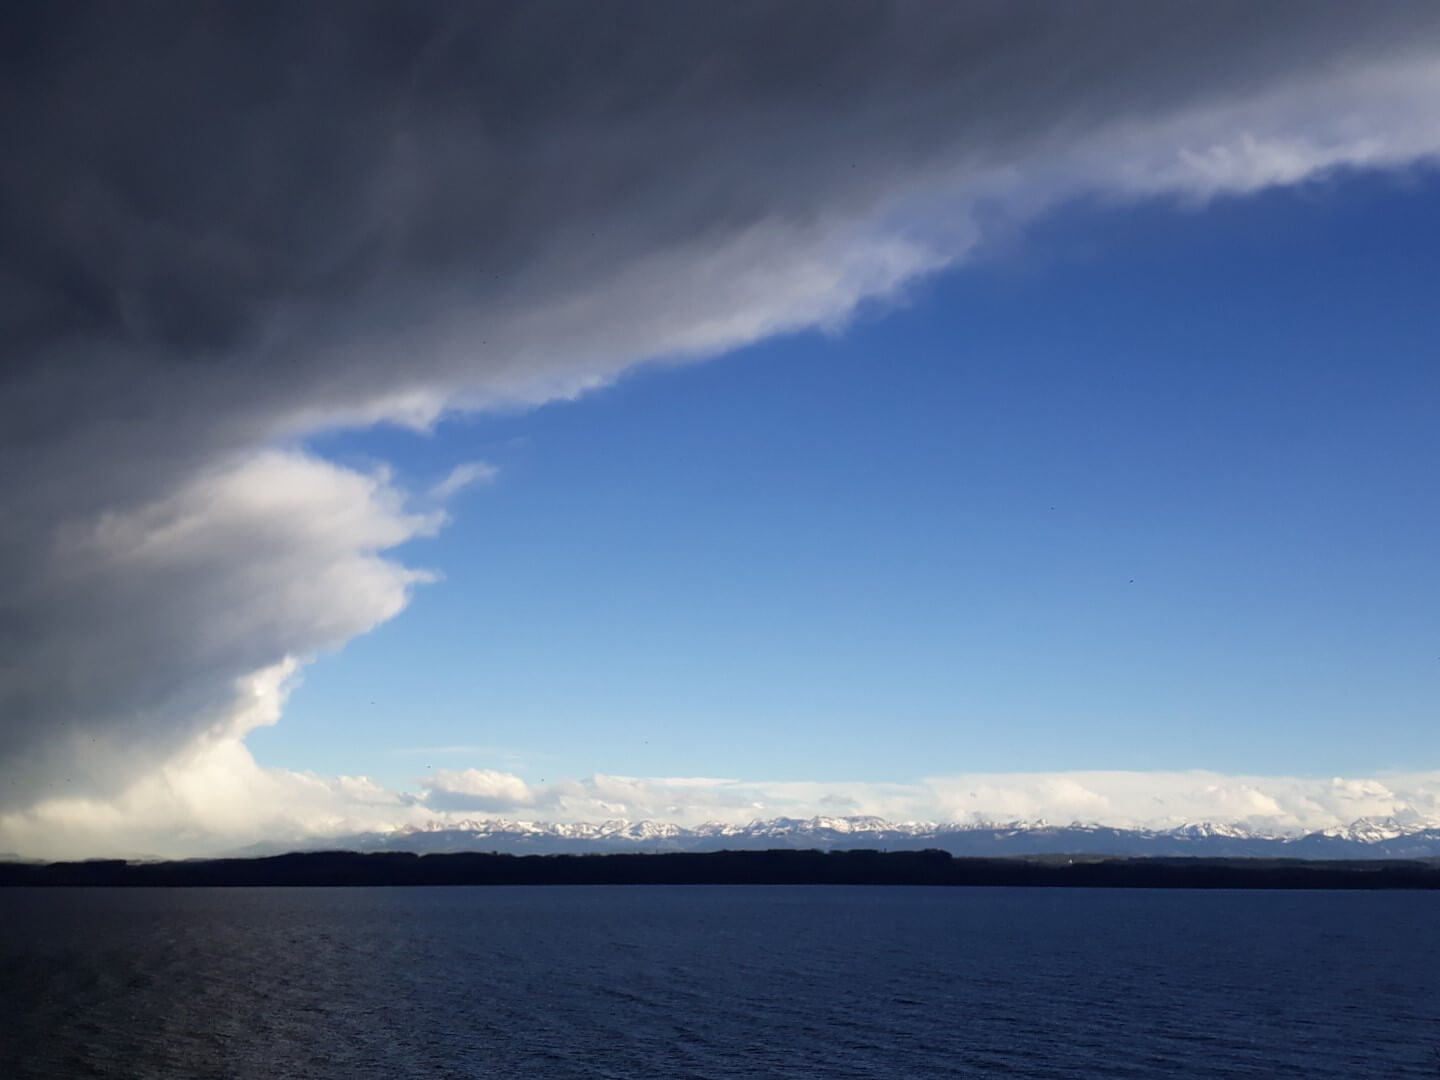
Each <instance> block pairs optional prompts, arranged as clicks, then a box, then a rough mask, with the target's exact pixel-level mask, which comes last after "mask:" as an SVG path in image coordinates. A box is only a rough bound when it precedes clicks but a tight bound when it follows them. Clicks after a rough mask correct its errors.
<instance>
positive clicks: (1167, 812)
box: [0, 670, 1440, 857]
mask: <svg viewBox="0 0 1440 1080" xmlns="http://www.w3.org/2000/svg"><path fill="white" fill-rule="evenodd" d="M287 674H288V673H287V672H285V671H283V670H282V671H276V672H271V673H268V675H267V676H266V678H265V679H263V680H261V682H262V684H263V685H257V686H255V687H253V688H252V691H253V695H254V696H253V702H252V704H253V707H254V708H255V709H256V710H258V711H259V712H260V713H261V714H262V715H260V716H258V717H256V718H255V719H256V720H257V722H265V721H266V720H268V719H271V718H273V715H274V710H275V708H276V702H275V698H274V693H273V691H274V688H275V687H278V686H281V685H283V681H284V679H285V678H286V676H287ZM814 816H823V817H875V818H882V819H885V820H887V821H892V822H923V823H930V824H950V823H954V824H960V825H979V824H991V823H996V824H1005V823H1008V822H1017V821H1021V822H1038V821H1047V822H1050V823H1051V824H1058V825H1068V824H1071V823H1073V822H1081V823H1084V824H1101V825H1110V826H1117V827H1122V828H1156V829H1165V828H1174V827H1176V826H1180V825H1186V824H1196V823H1202V822H1210V823H1222V824H1239V825H1244V826H1246V827H1247V828H1249V829H1251V830H1253V831H1256V832H1259V833H1268V834H1275V835H1294V834H1298V833H1304V832H1311V831H1315V830H1319V829H1327V828H1333V827H1337V826H1343V825H1349V824H1351V823H1353V822H1355V821H1357V820H1359V819H1360V818H1370V819H1374V820H1383V819H1386V818H1394V819H1396V820H1398V821H1399V822H1401V823H1402V824H1426V823H1428V824H1432V825H1434V824H1440V773H1437V772H1429V773H1408V774H1393V775H1386V776H1383V777H1364V778H1356V777H1348V778H1346V777H1331V778H1315V777H1287V776H1239V775H1227V774H1223V773H1215V772H1207V771H1199V770H1196V771H1177V772H1071V773H1009V774H998V773H989V774H975V775H968V776H967V775H952V776H940V777H934V778H930V779H925V780H919V781H915V782H911V783H875V782H869V781H849V782H823V781H810V780H806V781H764V782H759V781H746V780H740V779H730V778H713V777H633V776H612V775H599V774H597V775H593V776H589V777H584V778H579V779H562V780H557V781H552V782H548V783H546V782H542V783H532V782H530V781H527V780H526V779H524V778H523V777H521V776H518V775H516V774H513V773H508V772H505V771H503V770H497V769H493V768H480V767H475V768H467V769H437V770H434V771H433V772H429V773H427V774H426V776H425V779H424V780H423V782H421V783H420V784H419V785H418V788H417V790H416V791H414V792H407V791H396V790H390V789H387V788H385V787H383V786H381V785H378V784H376V783H374V782H373V781H371V780H368V779H366V778H365V777H349V776H341V777H326V776H320V775H316V774H315V773H311V772H297V771H293V770H287V769H269V768H262V767H260V766H258V765H257V764H256V763H255V761H254V760H253V758H251V756H250V754H249V752H248V751H247V750H246V748H245V746H244V744H243V743H242V742H241V741H239V740H237V739H234V738H229V737H220V736H217V737H204V738H199V739H195V740H192V741H191V742H190V743H189V744H188V745H187V747H186V748H185V750H184V751H183V752H182V753H181V754H178V755H176V756H174V757H172V758H171V759H170V760H169V761H167V762H166V763H165V764H164V765H163V766H162V767H160V768H158V769H154V770H151V771H149V772H147V773H146V774H145V775H144V776H143V777H142V778H141V779H139V780H137V781H136V782H135V783H133V784H132V785H131V786H130V787H129V788H128V789H126V790H125V791H124V792H122V793H121V794H119V795H118V796H113V797H109V798H98V797H95V796H90V795H85V794H81V793H69V794H61V795H58V796H54V797H49V798H45V799H42V800H41V801H39V802H37V803H36V804H34V805H32V806H29V807H27V808H25V809H23V810H19V811H12V812H10V813H7V814H4V815H0V829H3V830H4V835H5V836H6V837H7V842H8V845H9V848H10V850H13V851H16V852H18V853H19V854H22V855H40V856H47V857H83V856H92V855H97V854H110V855H129V856H135V855H161V856H186V855H197V854H213V853H216V852H227V851H235V850H242V849H244V848H245V847H246V846H248V845H251V844H256V843H261V844H264V845H266V846H267V849H268V848H269V847H273V846H274V845H277V844H278V845H284V844H287V843H293V844H296V845H301V844H313V843H314V842H316V841H317V840H324V839H327V838H344V837H349V836H353V835H354V834H356V833H364V832H387V831H390V830H394V829H399V828H404V827H407V826H412V827H413V826H420V827H426V826H428V827H445V826H467V825H470V824H473V823H474V822H476V821H495V820H499V819H504V820H509V821H535V822H588V823H592V824H598V823H601V822H606V821H616V820H624V821H630V822H637V821H653V822H663V823H671V824H676V825H682V826H695V825H699V824H702V823H706V822H721V823H726V824H733V825H744V824H748V823H750V822H754V821H770V820H773V819H775V818H782V817H784V818H811V817H814Z"/></svg>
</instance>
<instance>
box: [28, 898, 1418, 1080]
mask: <svg viewBox="0 0 1440 1080" xmlns="http://www.w3.org/2000/svg"><path fill="white" fill-rule="evenodd" d="M1437 946H1440V895H1437V894H1434V893H1401V892H1390V893H1378V892H1376V893H1372V892H1343V893H1342V892H1181V891H1147V890H1071V889H965V888H955V889H928V888H904V887H854V888H850V887H748V886H740V887H733V886H697V887H664V886H657V887H641V886H617V887H549V888H546V887H535V888H525V887H512V888H486V887H460V888H411V889H404V888H360V889H304V888H285V889H172V890H161V889H155V890H151V889H69V890H66V889H10V890H0V1007H3V1014H0V1076H3V1077H7V1078H8V1077H17V1078H28V1077H66V1078H69V1077H91V1076H95V1077H125V1078H131V1077H177V1078H178V1077H186V1078H189V1077H197V1078H198V1077H246V1078H249V1077H254V1078H257V1080H259V1078H264V1080H275V1078H289V1077H296V1078H304V1077H326V1078H328V1077H412V1076H413V1077H497V1078H498V1077H542V1078H543V1077H582V1076H583V1077H657V1078H658V1077H666V1078H669V1077H911V1076H914V1077H927V1076H977V1077H978V1076H1004V1077H1054V1078H1072V1077H1303V1078H1305V1080H1326V1078H1335V1080H1340V1078H1344V1080H1355V1078H1366V1077H1376V1078H1389V1077H1431V1078H1433V1077H1437V1076H1440V1051H1437V1047H1440V970H1437V964H1436V961H1437V959H1440V951H1437Z"/></svg>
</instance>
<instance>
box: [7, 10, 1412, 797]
mask: <svg viewBox="0 0 1440 1080" xmlns="http://www.w3.org/2000/svg"><path fill="white" fill-rule="evenodd" d="M0 43H3V44H0V49H3V51H4V52H3V63H0V139H3V142H4V145H5V146H6V148H7V155H6V158H5V161H4V163H3V165H0V340H3V341H4V342H5V345H4V350H5V352H4V357H3V360H4V368H3V374H0V559H3V565H4V566H5V567H6V575H5V583H4V585H3V586H0V809H5V808H10V809H14V808H23V807H27V806H31V805H33V804H35V803H36V802H37V800H46V799H49V800H57V799H60V800H63V799H64V798H68V797H70V792H71V791H74V792H78V793H84V794H85V795H87V796H94V797H104V796H107V795H109V794H113V793H115V792H118V791H120V790H121V789H123V788H124V787H125V786H126V785H127V784H130V783H133V782H134V781H135V780H136V779H137V778H138V777H141V776H144V775H146V774H147V771H149V770H153V769H154V768H155V767H156V765H157V763H158V762H160V761H162V760H164V759H166V758H167V757H169V756H170V755H174V754H176V753H179V752H181V751H182V750H183V749H184V748H185V747H186V746H187V745H189V744H190V743H191V742H192V740H195V739H197V738H201V737H203V738H214V737H217V733H218V734H220V735H228V736H229V737H233V738H240V737H243V733H244V730H246V729H247V728H248V727H249V726H253V724H254V723H259V722H273V720H274V718H275V716H276V715H278V709H279V705H280V702H281V700H282V697H283V681H282V680H280V679H279V678H278V677H275V674H276V673H283V672H285V671H289V670H291V668H292V667H293V665H294V663H296V662H297V661H298V662H303V661H304V660H305V659H307V658H309V657H311V656H313V655H315V654H316V653H318V652H321V651H323V650H325V649H330V648H335V647H338V646H339V645H340V644H342V643H343V642H344V641H345V640H346V639H347V638H349V637H351V636H353V635H354V634H356V633H360V632H363V631H364V630H365V629H368V628H369V627H370V626H373V625H374V624H375V623H377V622H379V621H381V620H383V619H385V618H388V617H390V616H391V615H393V614H394V613H395V612H396V611H398V610H400V608H401V607H403V605H404V603H405V599H406V596H407V595H408V590H409V588H411V587H412V586H413V584H415V583H416V582H417V581H418V580H420V578H419V577H417V576H416V575H415V574H413V573H412V572H410V571H407V570H405V569H403V568H401V567H398V566H396V565H394V564H393V563H391V562H389V561H387V560H386V559H385V558H384V557H383V556H382V554H381V553H382V552H383V551H384V550H385V549H387V548H389V547H393V546H395V545H396V544H398V543H400V542H402V541H403V540H405V539H408V538H410V537H412V536H415V535H422V534H424V533H426V532H429V531H432V530H433V529H435V528H437V527H438V526H439V524H440V518H439V517H438V516H437V515H435V514H427V513H422V512H419V511H416V510H414V509H413V508H411V507H410V506H409V504H408V503H407V501H406V496H405V494H404V493H403V492H400V491H397V490H396V489H395V488H394V487H393V485H392V484H390V482H389V480H388V478H386V477H385V476H384V475H376V476H361V475H359V474H356V473H354V472H352V471H349V470H345V469H340V468H338V467H335V466H332V465H328V464H326V463H324V462H319V461H316V460H315V459H313V458H311V457H309V456H307V455H306V454H305V453H303V452H302V451H301V450H299V449H297V447H298V445H299V441H300V440H302V439H303V438H304V437H305V436H306V435H307V434H309V433H312V432H314V431H316V430H318V429H322V428H326V427H334V426H342V425H347V424H365V423H373V422H380V421H385V422H400V423H421V424H423V423H427V422H429V421H431V420H433V419H434V418H435V417H436V416H437V415H440V414H441V413H443V412H444V411H445V410H447V409H456V408H483V407H487V406H490V405H494V404H497V403H502V402H510V403H515V402H519V403H539V402H543V401H546V400H551V399H554V398H559V397H567V396H573V395H575V394H578V393H582V392H584V391H585V390H586V389H588V388H590V387H593V386H596V385H600V384H603V383H604V382H606V381H608V380H610V379H613V378H614V377H616V376H617V375H619V374H620V373H622V372H623V371H624V370H626V369H627V368H628V367H630V366H632V365H634V364H635V363H638V362H643V361H647V360H650V361H676V360H681V359H687V358H692V357H700V356H705V355H710V354H714V353H716V352H719V351H723V350H724V349H726V348H729V347H733V346H735V345H738V344H742V343H744V342H747V341H750V340H754V339H756V338H759V337H763V336H765V335H767V334H771V333H775V332H780V331H785V330H792V329H797V328H802V327H807V326H814V325H825V324H833V323H836V322H839V321H843V320H844V319H845V318H846V317H847V316H848V315H849V314H850V313H851V312H852V311H853V310H854V308H855V307H856V305H857V304H860V303H861V302H863V301H865V300H867V299H871V298H877V297H879V298H883V297H887V296H892V295H894V294H895V293H896V292H897V290H900V289H901V288H903V286H904V284H905V283H906V282H907V281H909V280H910V279H912V278H913V277H914V276H915V275H917V274H922V273H925V272H928V271H931V270H934V269H937V268H939V267H941V266H943V265H945V264H946V263H948V262H950V261H952V260H954V259H956V258H959V257H963V255H964V254H965V252H966V251H967V250H968V249H969V248H970V247H971V246H972V245H973V244H974V243H976V242H978V240H980V239H982V238H983V237H982V233H981V230H980V228H979V226H978V225H977V224H976V218H975V216H974V214H973V210H974V208H975V206H976V205H977V204H978V203H981V202H992V203H993V202H1000V203H1002V204H1004V205H1005V206H1006V207H1008V208H1009V209H1010V210H1011V211H1012V212H1013V213H1014V214H1017V215H1019V216H1026V215H1030V214H1034V213H1037V212H1040V211H1042V210H1044V209H1045V208H1046V207H1048V206H1050V205H1053V204H1054V203H1055V202H1056V201H1058V200H1060V199H1063V198H1067V197H1070V196H1074V195H1077V194H1085V193H1089V192H1096V191H1099V192H1105V193H1117V194H1121V195H1149V194H1155V193H1167V192H1173V193H1179V194H1182V195H1187V196H1191V197H1207V196H1210V195H1213V194H1216V193H1224V192H1229V191H1236V192H1244V191H1249V190H1254V189H1255V188H1257V187H1263V186H1265V185H1268V184H1274V183H1288V182H1294V181H1296V180H1300V179H1304V178H1305V177H1307V176H1312V175H1315V174H1316V173H1317V172H1319V171H1323V170H1324V169H1326V168H1330V167H1334V166H1343V165H1351V164H1353V165H1376V166H1392V165H1401V164H1405V163H1407V162H1410V161H1414V160H1417V159H1420V158H1425V157H1428V156H1432V155H1434V154H1435V152H1436V150H1437V149H1440V121H1436V120H1435V119H1433V115H1432V114H1433V112H1434V110H1433V106H1432V103H1433V101H1434V100H1435V94H1436V92H1437V91H1440V76H1437V74H1436V70H1437V68H1436V63H1435V61H1436V54H1437V51H1440V9H1437V8H1436V7H1435V6H1433V5H1422V4H1378V5H1367V6H1366V8H1365V10H1364V13H1363V14H1357V12H1356V10H1355V8H1354V7H1353V5H1349V4H1323V3H1322V4H1316V3H1305V4H1290V3H1280V2H1276V3H1269V4H1263V5H1254V4H1239V3H1214V4H1206V5H1186V6H1183V7H1176V6H1172V5H1159V4H1151V3H1105V4H1099V3H1096V4H1085V3H1079V4H1067V5H1035V4H1026V3H1003V4H1002V3H993V4H992V3H976V4H967V5H963V6H962V5H952V6H950V7H948V8H945V7H939V6H936V5H930V4H913V5H912V4H879V3H857V4H847V5H840V6H837V5H833V4H828V3H827V4H819V3H794V4H785V5H773V4H745V3H741V4H726V5H709V6H696V5H678V4H670V3H631V4H624V5H573V4H544V3H528V4H489V5H484V6H479V7H477V6H475V5H468V4H459V3H431V4H423V5H408V6H406V5H395V4H380V3H365V2H359V0H355V2H345V3H338V2H337V3H312V4H305V5H282V4H253V5H249V4H247V5H225V4H207V3H173V4H169V3H149V4H145V3H139V4H130V5H118V4H104V3H95V4H85V3H58V4H47V5H10V6H9V7H8V8H7V9H6V10H5V12H4V13H3V15H0ZM265 673H269V674H265ZM257 676H258V677H259V678H258V681H257ZM257 686H258V687H259V688H260V689H258V690H257V689H256V688H257ZM257 695H258V698H257Z"/></svg>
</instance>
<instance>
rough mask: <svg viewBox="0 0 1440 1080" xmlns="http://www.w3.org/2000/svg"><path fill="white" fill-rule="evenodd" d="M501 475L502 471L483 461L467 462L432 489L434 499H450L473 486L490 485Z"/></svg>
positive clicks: (457, 466)
mask: <svg viewBox="0 0 1440 1080" xmlns="http://www.w3.org/2000/svg"><path fill="white" fill-rule="evenodd" d="M499 475H500V470H499V469H498V468H497V467H496V466H494V465H490V464H487V463H486V462H483V461H467V462H466V463H465V464H463V465H456V466H455V468H453V469H451V470H450V472H449V474H448V475H447V476H446V477H445V479H443V480H441V481H440V482H439V483H438V484H436V485H435V486H434V487H432V488H431V489H430V497H431V498H433V499H448V498H449V497H450V496H451V495H454V494H455V493H456V492H457V491H463V490H464V489H465V488H467V487H470V486H471V485H472V484H488V483H490V482H491V481H493V480H494V479H495V478H496V477H497V476H499Z"/></svg>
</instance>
